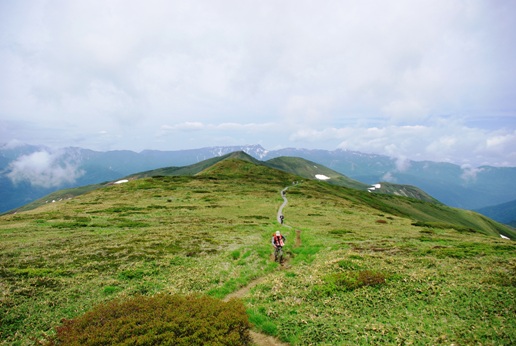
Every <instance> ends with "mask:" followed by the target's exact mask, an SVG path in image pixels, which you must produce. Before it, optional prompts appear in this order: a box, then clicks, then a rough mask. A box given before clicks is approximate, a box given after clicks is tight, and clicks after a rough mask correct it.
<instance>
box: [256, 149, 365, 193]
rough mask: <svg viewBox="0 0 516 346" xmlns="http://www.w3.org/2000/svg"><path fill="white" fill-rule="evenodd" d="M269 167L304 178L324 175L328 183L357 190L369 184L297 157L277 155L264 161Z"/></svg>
mask: <svg viewBox="0 0 516 346" xmlns="http://www.w3.org/2000/svg"><path fill="white" fill-rule="evenodd" d="M265 164H267V165H268V166H270V167H273V168H276V169H279V170H282V171H284V172H289V173H292V174H295V175H298V176H300V177H302V178H305V179H317V176H319V175H321V176H324V179H326V177H327V178H329V179H327V180H326V181H327V182H329V183H330V184H334V185H339V186H345V187H350V188H354V189H359V190H366V189H367V188H368V187H369V186H368V185H367V184H364V183H361V182H359V181H356V180H353V179H350V178H348V177H346V176H345V175H342V174H340V173H339V172H336V171H334V170H332V169H329V168H327V167H325V166H323V165H320V164H317V163H315V162H312V161H309V160H305V159H302V158H299V157H287V156H282V157H277V158H274V159H271V160H268V161H266V162H265Z"/></svg>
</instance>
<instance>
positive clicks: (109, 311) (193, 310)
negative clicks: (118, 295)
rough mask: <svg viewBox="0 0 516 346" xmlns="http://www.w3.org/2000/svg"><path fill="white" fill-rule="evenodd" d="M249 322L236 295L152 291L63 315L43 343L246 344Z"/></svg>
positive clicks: (248, 339)
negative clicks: (233, 297)
mask: <svg viewBox="0 0 516 346" xmlns="http://www.w3.org/2000/svg"><path fill="white" fill-rule="evenodd" d="M249 328H250V324H249V320H248V317H247V314H246V311H245V307H244V305H243V303H242V302H241V301H239V300H230V301H229V302H223V301H221V300H218V299H215V298H211V297H207V296H199V295H190V296H180V295H168V294H158V295H155V296H153V297H147V296H135V297H133V298H131V299H129V300H126V301H122V300H114V301H111V302H107V303H104V304H101V305H99V306H97V307H96V308H94V309H93V310H91V311H90V312H87V313H86V314H84V315H83V316H80V317H77V318H75V319H70V320H68V319H65V320H63V321H62V325H61V326H59V327H57V328H56V335H55V336H53V337H52V338H50V339H49V340H48V342H47V345H129V344H131V345H250V343H251V338H250V335H249Z"/></svg>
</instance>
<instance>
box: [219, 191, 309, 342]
mask: <svg viewBox="0 0 516 346" xmlns="http://www.w3.org/2000/svg"><path fill="white" fill-rule="evenodd" d="M287 189H288V187H286V188H284V189H283V190H281V197H282V198H283V204H282V205H281V206H280V207H279V209H278V215H277V220H278V223H279V224H280V225H282V226H285V225H284V224H282V222H281V218H280V216H281V215H283V208H284V207H285V206H286V205H287V203H288V200H287V197H286V192H287ZM287 227H290V226H287ZM299 232H300V231H296V246H298V244H300V241H299ZM264 281H265V277H264V276H262V277H260V278H258V279H256V280H253V281H251V282H250V283H249V284H248V285H247V286H245V287H242V288H240V289H239V290H237V291H235V292H233V293H230V294H228V295H227V296H226V297H225V298H224V299H223V300H224V301H225V302H227V301H229V300H230V299H232V298H238V299H242V298H244V297H245V296H246V295H247V294H248V293H249V291H250V290H251V289H252V288H253V287H255V286H256V285H259V284H260V283H262V282H264ZM249 334H250V335H251V339H252V342H253V344H254V345H256V346H289V344H286V343H284V342H281V341H280V340H278V339H276V338H275V337H273V336H270V335H266V334H262V333H258V332H255V331H253V330H250V331H249Z"/></svg>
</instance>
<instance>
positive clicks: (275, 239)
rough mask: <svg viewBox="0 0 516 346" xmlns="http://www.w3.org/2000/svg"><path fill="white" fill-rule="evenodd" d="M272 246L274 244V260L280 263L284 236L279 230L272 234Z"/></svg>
mask: <svg viewBox="0 0 516 346" xmlns="http://www.w3.org/2000/svg"><path fill="white" fill-rule="evenodd" d="M272 246H274V261H275V262H279V263H281V260H282V258H283V246H285V236H284V235H283V234H281V232H280V231H276V233H275V234H273V235H272Z"/></svg>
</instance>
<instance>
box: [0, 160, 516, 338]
mask: <svg viewBox="0 0 516 346" xmlns="http://www.w3.org/2000/svg"><path fill="white" fill-rule="evenodd" d="M292 181H294V180H293V178H292V177H291V176H289V175H286V174H279V173H278V174H275V173H271V171H270V170H269V169H265V168H261V167H259V168H256V167H255V166H253V165H252V164H251V163H246V164H245V169H244V170H243V171H239V166H238V164H237V163H235V162H232V163H231V167H230V169H229V168H227V167H226V170H225V169H224V166H220V165H219V166H217V167H214V168H212V169H211V173H210V174H200V175H198V176H196V177H156V178H144V179H140V180H134V181H131V182H129V183H126V184H121V185H114V186H109V187H105V188H103V189H101V190H96V191H92V192H90V193H88V194H84V195H82V196H80V197H77V198H73V199H70V200H64V201H61V202H59V203H52V204H46V205H43V206H41V207H40V208H38V209H34V210H31V211H27V212H23V213H18V214H14V215H5V216H2V217H0V239H1V241H0V277H1V280H0V319H1V320H0V339H1V340H2V344H5V345H31V344H34V343H36V342H37V340H41V339H42V338H44V337H45V335H52V334H53V333H54V328H55V327H56V326H58V325H59V324H60V321H61V320H62V319H63V318H64V319H71V318H76V317H78V316H81V315H83V314H85V313H86V312H88V311H92V309H94V308H95V307H96V306H98V305H99V304H101V303H104V302H109V301H112V300H114V299H117V300H124V299H130V298H131V297H135V296H139V295H144V296H155V295H157V294H158V293H171V294H181V295H188V294H204V295H209V296H212V297H215V298H223V297H224V296H226V295H227V294H228V293H230V292H233V291H235V290H237V289H239V288H240V287H242V286H245V285H247V284H248V283H249V282H251V281H252V280H254V279H255V278H258V277H263V281H262V282H261V283H260V284H258V285H257V286H256V287H254V288H253V289H252V290H251V292H250V293H249V295H248V297H247V298H246V299H245V301H244V302H245V305H246V308H247V313H248V315H249V319H250V321H251V322H252V323H253V324H254V326H255V327H254V328H256V329H258V330H262V331H264V332H266V333H269V334H271V335H276V336H278V337H279V338H281V339H282V340H284V341H286V342H289V343H291V344H293V345H304V344H330V343H331V344H341V345H370V344H447V345H449V344H452V343H455V344H458V345H462V344H483V345H510V344H514V343H516V320H515V319H514V311H515V310H516V251H515V250H516V245H515V244H514V243H513V242H511V241H507V240H502V239H499V238H496V237H493V236H488V235H487V234H482V233H478V232H469V231H463V230H461V229H457V227H454V226H453V224H450V222H451V221H453V220H451V221H450V220H441V221H439V220H437V221H435V220H430V219H431V217H428V218H429V220H427V221H424V220H418V221H420V222H426V223H424V224H417V221H416V222H415V221H414V219H412V218H408V217H405V214H404V213H407V210H408V208H409V207H410V205H411V204H410V203H408V202H407V203H405V204H403V205H402V207H399V206H398V207H396V203H393V202H392V201H391V200H390V197H389V196H379V197H378V196H374V197H373V196H370V195H368V193H367V192H363V193H362V192H356V191H353V190H349V189H345V188H340V187H331V186H328V185H327V184H323V183H319V182H312V181H306V182H303V183H302V184H299V185H296V186H290V184H291V182H292ZM285 186H290V188H289V190H288V192H287V197H288V198H289V204H288V205H287V207H286V208H285V209H284V214H285V224H286V226H290V227H291V228H287V227H283V228H282V232H283V233H285V234H286V236H287V246H286V253H287V254H288V256H287V257H288V264H287V266H286V267H283V268H282V269H281V270H280V267H278V265H277V264H275V263H273V262H272V261H271V260H270V254H271V252H272V248H271V245H270V236H271V235H272V233H273V232H274V231H276V230H277V229H278V227H279V225H278V224H277V221H276V220H275V217H276V212H277V208H278V207H279V205H281V203H282V199H281V196H280V193H279V192H280V191H281V190H282V189H283V188H284V187H285ZM376 197H377V198H376ZM373 198H376V199H375V200H371V199H373ZM397 200H399V201H404V200H403V199H397ZM397 200H395V199H393V201H397ZM371 205H372V206H373V207H372V206H371ZM425 208H427V212H426V214H425V215H427V216H428V215H430V216H431V214H432V213H435V208H436V207H435V206H428V207H426V204H425ZM432 208H434V209H432ZM439 208H441V207H439ZM443 208H447V207H443ZM400 210H401V211H400ZM389 211H392V212H389ZM446 213H447V214H446V215H449V217H450V218H451V217H452V216H451V215H452V210H451V211H446ZM435 215H436V214H434V216H435ZM457 217H458V218H461V219H462V220H464V223H467V220H468V219H467V218H468V214H467V213H463V215H462V214H461V215H458V216H457ZM378 220H384V221H385V222H377V221H378ZM432 222H437V223H432ZM464 227H467V225H464ZM296 230H300V231H301V246H299V247H295V246H294V243H295V242H294V240H295V237H296V233H295V231H296Z"/></svg>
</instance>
